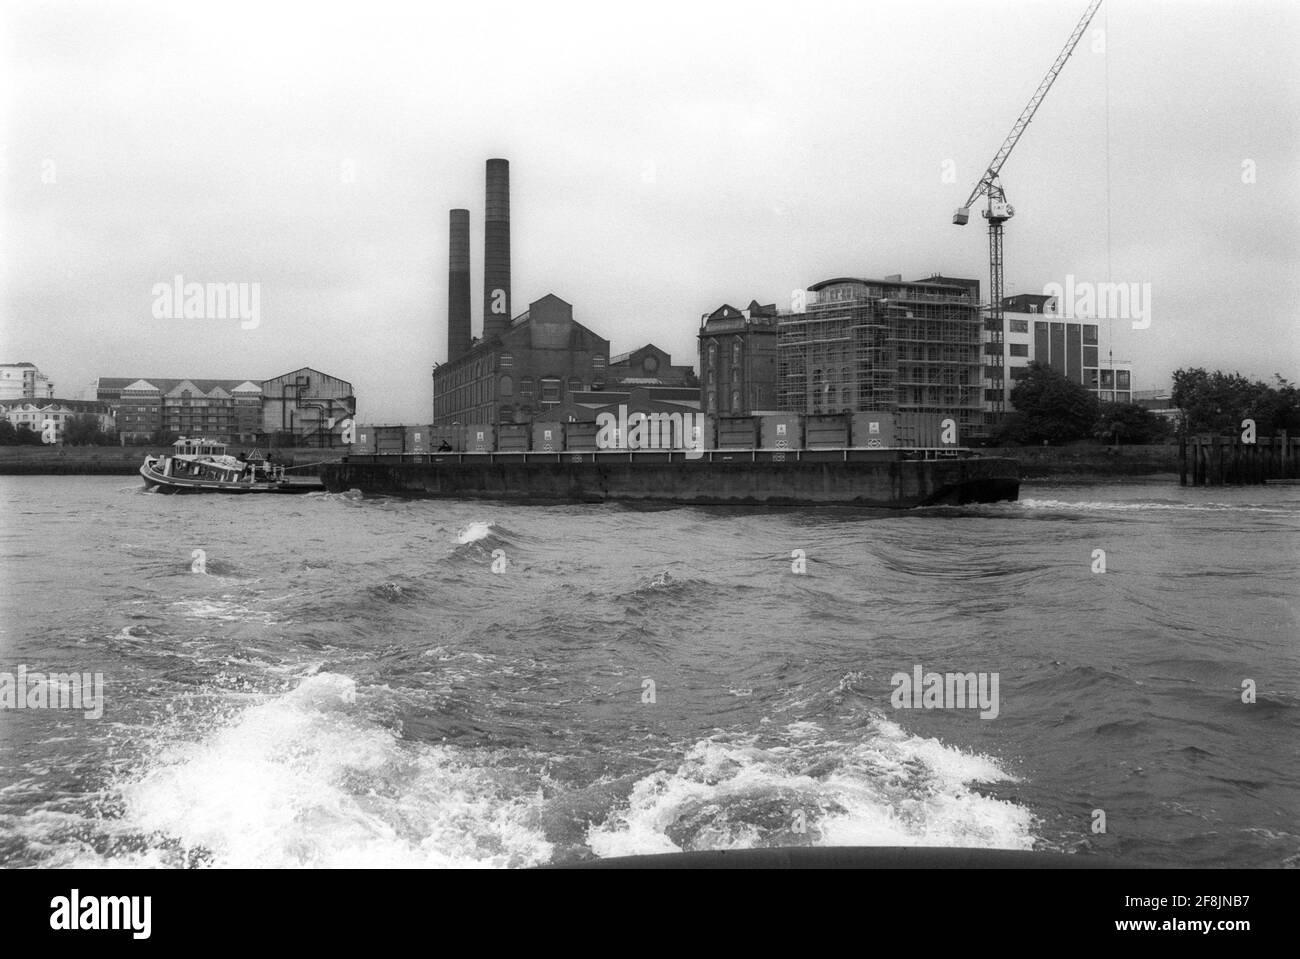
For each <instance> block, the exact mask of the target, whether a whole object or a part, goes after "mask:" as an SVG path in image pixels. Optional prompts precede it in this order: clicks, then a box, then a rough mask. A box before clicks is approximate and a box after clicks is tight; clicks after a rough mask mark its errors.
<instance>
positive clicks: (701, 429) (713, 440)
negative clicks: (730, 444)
mask: <svg viewBox="0 0 1300 959" xmlns="http://www.w3.org/2000/svg"><path fill="white" fill-rule="evenodd" d="M694 419H695V422H694V424H692V426H691V435H690V436H689V437H687V440H686V449H687V451H688V452H691V453H697V452H698V451H700V450H713V449H717V448H718V424H717V421H716V420H714V418H713V417H712V416H709V415H708V414H707V413H696V414H695V418H694Z"/></svg>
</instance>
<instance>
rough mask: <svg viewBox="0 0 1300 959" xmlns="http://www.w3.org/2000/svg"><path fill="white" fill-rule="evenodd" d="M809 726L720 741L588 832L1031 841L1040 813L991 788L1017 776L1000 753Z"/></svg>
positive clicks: (725, 843)
mask: <svg viewBox="0 0 1300 959" xmlns="http://www.w3.org/2000/svg"><path fill="white" fill-rule="evenodd" d="M821 733H822V730H821V727H820V726H818V725H817V724H815V723H811V722H798V723H792V724H790V725H789V726H787V727H785V730H784V733H783V735H782V736H781V737H780V738H779V742H778V744H776V745H770V746H767V747H760V746H759V745H757V741H756V739H753V738H750V739H740V740H731V741H728V740H727V739H726V738H725V737H713V738H711V739H707V740H704V741H701V742H698V743H696V744H695V745H694V746H692V747H691V748H690V749H689V750H688V751H687V753H686V755H685V756H684V758H683V759H682V761H681V763H680V765H678V766H677V768H675V769H664V770H659V771H656V772H654V773H652V774H651V775H649V776H646V777H644V778H642V779H640V780H638V781H637V782H636V783H635V785H634V786H633V787H632V791H631V795H630V796H629V797H628V800H627V805H626V807H625V808H623V809H621V810H619V811H617V812H615V813H614V814H613V815H611V816H610V817H609V818H608V819H607V820H606V821H605V822H603V823H601V824H599V825H596V826H593V827H591V828H590V829H589V831H588V836H587V843H588V846H589V847H590V849H591V850H592V852H594V853H595V854H596V855H597V856H600V857H601V858H607V857H612V856H626V855H643V854H649V853H663V852H686V851H701V850H717V849H748V848H758V847H776V846H791V845H798V846H808V845H813V846H842V845H891V846H893V845H919V846H979V847H989V848H1005V849H1029V848H1031V847H1032V846H1033V843H1034V836H1033V832H1032V825H1033V817H1032V816H1031V814H1030V813H1029V811H1028V810H1027V809H1025V808H1023V807H1021V806H1018V805H1016V804H1014V803H1011V802H1007V801H1005V800H999V799H995V798H991V797H987V796H984V795H982V794H981V793H980V792H978V791H976V790H974V789H972V788H971V784H972V783H976V782H996V781H1002V780H1014V777H1011V776H1010V775H1008V774H1007V773H1005V772H1004V771H1003V770H1002V769H1001V768H1000V767H999V766H998V765H997V764H996V763H995V762H994V761H993V760H991V759H989V758H988V757H985V756H980V755H974V754H970V753H965V752H962V751H961V750H958V749H954V748H952V747H950V746H945V745H944V744H942V743H940V742H939V741H938V740H935V739H928V738H925V737H921V736H915V735H912V734H909V733H907V732H906V731H904V730H903V729H902V728H901V727H900V726H898V725H897V724H895V723H893V722H890V721H889V720H886V719H883V718H875V719H874V720H873V721H872V724H871V727H870V731H869V735H868V736H867V738H866V739H865V741H863V742H859V743H855V744H845V743H841V742H835V741H825V740H823V739H822V738H821Z"/></svg>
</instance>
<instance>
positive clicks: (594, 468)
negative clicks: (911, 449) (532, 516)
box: [321, 454, 1020, 509]
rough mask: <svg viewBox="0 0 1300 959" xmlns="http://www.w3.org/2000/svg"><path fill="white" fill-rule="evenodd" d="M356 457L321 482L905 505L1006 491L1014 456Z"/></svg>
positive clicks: (454, 490) (738, 502)
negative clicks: (406, 459)
mask: <svg viewBox="0 0 1300 959" xmlns="http://www.w3.org/2000/svg"><path fill="white" fill-rule="evenodd" d="M367 459H369V460H370V461H369V462H358V461H356V460H357V458H356V457H350V458H349V459H347V460H345V461H343V462H342V463H334V464H328V465H326V466H325V467H323V468H322V475H321V479H322V480H323V482H324V484H325V488H326V489H327V490H329V491H330V492H344V491H347V490H352V489H357V490H360V491H361V492H363V493H366V494H376V495H388V496H406V497H420V498H445V499H498V500H514V501H519V500H523V501H538V502H580V503H603V502H642V503H667V504H675V505H681V506H858V507H867V508H881V509H909V508H912V507H916V506H936V505H961V504H964V503H992V502H998V501H1000V500H1014V499H1016V498H1017V496H1018V495H1019V490H1020V476H1019V469H1018V467H1017V464H1016V461H1015V460H1012V459H1003V458H996V457H968V458H952V459H895V460H887V461H886V460H850V459H843V460H831V461H822V462H816V461H813V462H810V461H804V460H800V461H796V462H774V461H760V460H744V459H739V460H737V459H723V460H719V459H717V458H711V459H705V460H695V461H692V460H685V459H681V458H678V457H676V456H672V457H670V456H669V455H668V454H664V456H663V459H662V460H660V461H654V460H646V459H637V460H635V461H630V460H629V459H626V458H624V459H601V458H595V457H590V454H588V456H587V457H583V458H582V459H581V461H579V462H566V461H565V454H555V455H553V456H551V457H549V458H548V459H546V460H544V461H540V462H539V461H538V460H537V459H536V458H535V457H534V456H532V455H528V456H526V457H525V456H521V457H519V458H518V459H510V458H506V457H503V456H502V455H501V454H495V455H494V454H484V455H482V456H471V455H459V456H447V457H421V458H420V459H422V460H424V462H401V461H396V460H388V461H384V459H383V458H382V457H373V458H367Z"/></svg>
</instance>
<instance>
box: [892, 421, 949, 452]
mask: <svg viewBox="0 0 1300 959" xmlns="http://www.w3.org/2000/svg"><path fill="white" fill-rule="evenodd" d="M895 433H896V435H897V438H898V445H899V446H904V447H912V448H915V449H942V448H945V447H946V448H948V449H953V448H955V447H956V446H958V445H959V441H960V436H959V435H958V431H957V418H956V417H955V416H948V415H946V414H943V413H899V414H898V418H897V420H896V429H895Z"/></svg>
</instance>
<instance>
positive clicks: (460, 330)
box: [447, 210, 473, 362]
mask: <svg viewBox="0 0 1300 959" xmlns="http://www.w3.org/2000/svg"><path fill="white" fill-rule="evenodd" d="M449 251H450V254H449V256H448V261H447V361H448V362H451V361H452V360H454V359H456V357H458V356H463V355H464V354H465V353H467V352H469V337H470V314H471V312H472V311H473V306H472V304H471V302H470V293H469V210H452V211H451V242H450V245H449Z"/></svg>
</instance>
